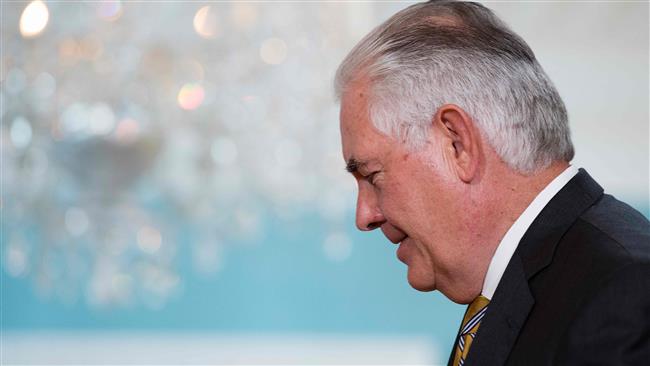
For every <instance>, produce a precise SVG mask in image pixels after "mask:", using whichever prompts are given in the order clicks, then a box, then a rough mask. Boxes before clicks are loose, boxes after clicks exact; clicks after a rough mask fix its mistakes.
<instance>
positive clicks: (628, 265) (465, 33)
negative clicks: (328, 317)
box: [336, 1, 650, 366]
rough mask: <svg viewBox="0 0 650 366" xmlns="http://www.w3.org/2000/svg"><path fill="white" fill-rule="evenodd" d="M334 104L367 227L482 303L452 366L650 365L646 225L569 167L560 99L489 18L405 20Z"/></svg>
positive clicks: (429, 276)
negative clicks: (378, 232)
mask: <svg viewBox="0 0 650 366" xmlns="http://www.w3.org/2000/svg"><path fill="white" fill-rule="evenodd" d="M336 90H337V94H338V96H339V98H340V99H341V116H340V118H341V136H342V145H343V156H344V159H345V161H346V162H347V170H348V171H349V172H350V173H352V174H353V175H354V177H355V178H356V180H357V183H358V189H359V191H358V201H357V214H356V224H357V226H358V228H359V229H360V230H373V229H376V228H380V229H381V230H382V232H383V233H384V235H385V236H386V237H387V238H388V239H389V240H390V241H391V242H393V243H395V244H399V249H398V250H397V256H398V258H399V259H400V260H401V261H402V262H404V263H405V264H406V265H407V266H408V281H409V283H410V284H411V286H412V287H414V288H415V289H417V290H421V291H431V290H439V291H441V292H442V293H443V294H444V295H446V296H447V297H448V298H449V299H451V300H452V301H454V302H457V303H461V304H470V303H471V304H470V306H469V307H468V310H467V312H466V314H465V317H464V319H463V322H462V324H461V328H460V329H459V334H458V337H457V339H456V346H455V347H454V349H453V350H452V352H451V356H450V359H449V364H450V365H454V366H455V365H463V364H464V365H587V364H589V365H592V364H602V365H650V224H649V223H648V221H647V219H645V218H644V217H643V216H642V215H641V214H639V213H638V212H636V211H635V210H634V209H632V208H630V207H629V206H627V205H626V204H624V203H622V202H619V201H617V200H616V199H614V198H613V197H611V196H609V195H606V194H603V189H602V188H601V187H600V186H599V185H598V184H597V183H596V182H595V181H594V180H593V179H592V178H591V177H590V176H589V174H588V173H587V172H586V171H585V170H582V169H580V170H578V169H577V168H575V167H573V166H571V165H570V161H571V159H572V158H573V154H574V151H573V145H572V142H571V139H570V134H569V127H568V122H567V113H566V110H565V107H564V104H563V102H562V100H561V99H560V96H559V95H558V93H557V91H556V90H555V87H554V86H553V84H552V83H551V81H550V80H549V78H548V77H547V75H546V74H545V73H544V71H543V70H542V68H541V66H540V65H539V64H538V62H537V60H536V59H535V56H534V54H533V52H532V51H531V49H530V48H529V47H528V45H526V43H525V42H524V41H523V40H522V39H521V38H520V37H519V36H517V35H516V34H514V33H513V32H512V31H511V30H509V29H508V28H507V26H506V25H505V24H503V23H502V22H501V21H500V20H499V19H498V18H496V16H495V15H494V14H493V13H492V12H491V11H490V10H488V9H486V8H485V7H483V6H481V5H479V4H475V3H462V2H453V1H436V2H429V3H423V4H417V5H414V6H411V7H409V8H407V9H405V10H403V11H401V12H399V13H398V14H396V15H394V16H393V17H392V18H390V19H389V20H388V21H386V22H385V23H384V24H382V25H380V26H379V27H378V28H376V29H375V30H373V31H372V32H371V33H370V34H368V35H367V36H366V37H365V38H364V39H363V40H361V41H360V43H359V44H358V45H357V46H356V47H355V48H354V49H353V50H352V51H351V52H350V54H349V55H348V56H347V57H346V59H345V60H344V61H343V63H342V64H341V66H340V67H339V70H338V71H337V75H336Z"/></svg>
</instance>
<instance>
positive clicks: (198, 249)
mask: <svg viewBox="0 0 650 366" xmlns="http://www.w3.org/2000/svg"><path fill="white" fill-rule="evenodd" d="M193 249H194V251H193V252H192V253H193V259H194V265H195V266H196V269H197V270H198V271H199V272H201V273H205V274H210V273H214V272H217V271H218V270H219V269H221V266H222V256H221V246H220V244H219V242H217V241H210V242H205V243H203V244H198V245H196V246H195V247H194V248H193Z"/></svg>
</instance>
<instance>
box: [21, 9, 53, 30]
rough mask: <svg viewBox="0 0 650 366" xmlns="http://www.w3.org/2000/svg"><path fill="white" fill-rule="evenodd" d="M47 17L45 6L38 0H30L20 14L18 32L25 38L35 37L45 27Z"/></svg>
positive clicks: (48, 15)
mask: <svg viewBox="0 0 650 366" xmlns="http://www.w3.org/2000/svg"><path fill="white" fill-rule="evenodd" d="M49 18H50V14H49V11H48V10H47V6H46V5H45V4H44V3H43V2H42V1H40V0H36V1H32V2H31V3H29V5H27V7H26V8H25V10H23V14H22V15H21V16H20V34H22V35H23V37H25V38H31V37H36V36H37V35H39V34H40V33H41V32H42V31H43V29H45V26H47V21H48V19H49Z"/></svg>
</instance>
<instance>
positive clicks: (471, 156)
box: [432, 104, 481, 183]
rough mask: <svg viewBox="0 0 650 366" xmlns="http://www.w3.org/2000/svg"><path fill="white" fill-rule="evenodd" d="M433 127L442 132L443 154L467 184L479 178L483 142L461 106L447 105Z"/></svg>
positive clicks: (437, 116)
mask: <svg viewBox="0 0 650 366" xmlns="http://www.w3.org/2000/svg"><path fill="white" fill-rule="evenodd" d="M432 123H433V125H434V126H433V127H434V128H435V129H438V130H439V131H442V143H443V146H442V147H443V153H444V154H445V155H446V160H447V161H448V162H449V163H451V166H452V168H453V169H454V170H455V171H456V174H457V175H458V177H459V178H460V179H461V180H462V181H463V182H465V183H469V182H471V181H472V180H473V179H474V178H476V177H477V175H478V171H479V163H480V158H481V151H480V147H481V140H480V134H479V132H478V129H477V128H476V126H475V125H474V121H473V120H472V119H471V118H470V117H469V115H468V114H467V113H465V111H464V110H463V109H461V108H460V107H459V106H457V105H454V104H445V105H443V106H442V107H440V108H439V109H438V111H437V112H436V115H435V116H434V119H433V121H432Z"/></svg>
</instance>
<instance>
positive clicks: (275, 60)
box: [260, 38, 287, 65]
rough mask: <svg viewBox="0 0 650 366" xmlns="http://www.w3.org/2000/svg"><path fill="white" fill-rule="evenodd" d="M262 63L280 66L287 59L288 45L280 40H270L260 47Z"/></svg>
mask: <svg viewBox="0 0 650 366" xmlns="http://www.w3.org/2000/svg"><path fill="white" fill-rule="evenodd" d="M260 57H261V58H262V61H264V62H266V63H267V64H271V65H279V64H281V63H282V62H284V60H285V59H286V58H287V44H286V43H284V41H283V40H281V39H279V38H269V39H267V40H266V41H264V42H263V43H262V47H260Z"/></svg>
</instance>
